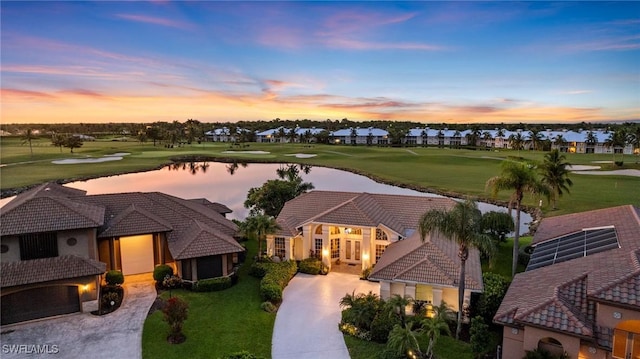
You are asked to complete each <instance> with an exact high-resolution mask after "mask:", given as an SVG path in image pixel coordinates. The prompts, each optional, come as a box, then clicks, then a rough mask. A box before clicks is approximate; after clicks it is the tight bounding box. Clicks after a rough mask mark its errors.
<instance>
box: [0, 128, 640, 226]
mask: <svg viewBox="0 0 640 359" xmlns="http://www.w3.org/2000/svg"><path fill="white" fill-rule="evenodd" d="M228 151H235V153H234V152H232V153H228ZM240 151H266V152H269V153H268V154H250V153H240ZM33 152H34V155H33V158H32V157H31V156H30V154H29V146H28V145H26V144H22V141H20V139H18V138H3V139H2V142H0V153H1V154H2V157H1V162H2V164H3V165H6V166H4V167H2V171H1V172H0V183H1V188H2V189H3V190H4V189H10V188H19V187H22V186H28V185H33V184H37V183H42V182H44V181H49V180H59V179H78V178H89V177H99V176H105V175H109V174H117V173H126V172H135V171H142V170H151V169H154V168H157V167H158V166H161V165H163V164H167V163H169V162H170V161H171V159H172V158H177V157H184V156H206V157H208V158H211V159H222V158H226V159H230V158H232V159H238V160H246V161H258V162H299V163H307V164H311V165H318V166H326V167H333V168H339V169H345V170H349V171H353V172H358V173H362V174H364V175H367V176H369V177H371V178H374V179H377V180H379V181H383V182H386V183H390V184H395V185H399V186H405V187H411V188H416V189H421V190H428V191H431V192H437V193H442V194H451V195H456V196H462V195H469V196H474V197H477V198H480V199H489V197H490V196H489V194H488V193H487V192H486V191H485V187H484V185H485V182H486V180H487V179H489V178H490V177H492V176H495V175H498V174H499V173H500V163H501V162H502V161H503V160H505V159H508V158H509V157H511V156H519V157H523V158H527V159H531V160H541V159H542V157H543V156H544V152H534V151H526V152H525V151H520V152H517V151H510V150H500V151H499V152H495V151H472V150H455V149H446V148H444V149H439V148H422V147H411V148H389V147H366V146H334V145H317V144H316V145H312V146H310V147H309V146H305V145H302V144H262V143H260V144H259V143H250V144H248V147H243V148H237V147H234V148H231V146H230V145H229V144H226V143H205V144H193V145H185V146H183V147H174V148H171V149H167V148H164V147H163V146H160V145H158V146H155V147H154V146H153V145H152V144H151V143H145V144H141V143H139V142H133V141H130V142H113V141H106V140H98V141H93V142H85V144H84V146H83V147H82V148H79V149H76V150H75V151H74V152H76V153H74V154H70V153H69V151H68V149H63V152H62V153H61V152H60V150H59V149H58V148H55V147H52V146H51V145H50V144H49V141H48V140H46V139H40V140H36V141H34V147H33ZM116 152H128V153H130V155H129V156H126V157H125V158H124V159H123V160H121V161H113V162H103V163H95V164H91V165H90V166H87V165H54V164H52V163H51V160H53V159H57V158H83V157H86V156H93V157H100V156H103V155H105V154H112V153H116ZM225 152H227V153H225ZM295 153H308V154H316V155H317V156H316V157H312V158H307V159H299V158H296V157H293V156H286V155H290V154H295ZM567 159H568V161H569V162H571V163H573V164H589V165H593V163H592V161H611V160H612V157H611V155H607V154H567ZM637 161H638V158H635V157H632V156H630V155H627V156H625V168H637V169H640V164H637V163H636V162H637ZM602 166H609V167H611V166H612V165H607V164H604V165H602ZM603 169H612V168H603ZM571 178H572V180H573V182H574V186H573V187H572V188H571V194H570V195H565V196H564V197H562V198H561V199H560V201H559V202H558V207H559V209H558V210H555V211H552V210H551V208H550V207H549V206H548V205H547V204H546V203H545V204H544V205H543V208H542V209H543V211H544V213H545V216H554V215H558V214H566V213H574V212H580V211H586V210H590V209H596V208H604V207H610V206H614V205H621V204H630V203H635V204H637V203H639V202H640V191H638V190H637V188H638V185H639V183H640V179H639V178H638V177H629V176H592V175H572V176H571ZM509 195H510V193H508V192H504V193H501V194H500V196H499V197H498V200H502V201H505V200H507V199H508V197H509ZM537 203H538V198H530V196H525V204H526V205H529V206H536V205H537Z"/></svg>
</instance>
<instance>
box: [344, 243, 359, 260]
mask: <svg viewBox="0 0 640 359" xmlns="http://www.w3.org/2000/svg"><path fill="white" fill-rule="evenodd" d="M361 245H362V241H361V240H356V239H346V240H345V245H344V260H345V262H348V263H360V257H361V256H360V247H361Z"/></svg>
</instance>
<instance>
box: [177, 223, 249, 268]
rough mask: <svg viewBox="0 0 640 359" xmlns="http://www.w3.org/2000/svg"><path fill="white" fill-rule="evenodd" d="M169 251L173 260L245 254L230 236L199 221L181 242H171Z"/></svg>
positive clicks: (182, 237)
mask: <svg viewBox="0 0 640 359" xmlns="http://www.w3.org/2000/svg"><path fill="white" fill-rule="evenodd" d="M169 250H170V251H171V253H172V255H173V258H175V259H186V258H196V257H204V256H212V255H217V254H225V253H237V252H244V247H242V246H241V245H240V244H239V243H238V241H236V240H235V239H234V238H233V237H231V236H229V235H226V234H224V233H222V232H220V231H217V230H215V229H213V228H210V227H209V226H207V225H205V224H203V223H201V222H199V221H191V223H190V225H189V229H188V230H186V231H185V232H184V233H183V234H182V236H181V239H180V240H179V241H176V240H169Z"/></svg>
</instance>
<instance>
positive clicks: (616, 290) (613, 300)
mask: <svg viewBox="0 0 640 359" xmlns="http://www.w3.org/2000/svg"><path fill="white" fill-rule="evenodd" d="M610 225H613V226H614V227H615V230H616V233H617V235H618V241H619V243H620V248H615V249H610V250H607V251H604V252H600V253H596V254H593V255H590V256H586V257H580V258H576V259H572V260H568V261H566V262H561V263H556V264H552V265H550V266H547V267H541V268H538V269H534V270H531V271H527V272H524V273H519V274H517V275H516V276H515V278H514V280H513V282H512V283H511V286H510V287H509V290H508V291H507V294H506V295H505V297H504V299H503V301H502V304H501V305H500V308H499V309H498V312H497V313H496V316H495V317H494V321H495V322H496V323H498V324H507V325H523V324H527V323H529V324H534V325H537V326H541V327H545V328H549V329H552V330H557V331H561V332H565V333H568V334H572V335H582V336H587V337H592V338H593V339H596V340H600V338H598V337H597V335H598V333H600V332H602V330H597V328H596V327H595V325H594V324H593V322H594V321H595V320H594V316H595V313H594V311H595V302H597V301H606V302H608V303H610V304H613V305H622V306H627V307H631V308H633V309H635V310H639V311H640V300H639V296H640V294H639V293H640V259H639V256H640V216H638V209H637V208H635V207H633V206H620V207H613V208H607V209H600V210H595V211H589V212H583V213H575V214H569V215H565V216H558V217H551V218H545V219H543V220H542V222H541V224H540V227H539V229H538V230H537V231H536V234H535V236H534V240H533V243H541V242H544V241H547V240H549V239H553V238H557V237H559V236H562V235H565V234H567V233H572V232H575V231H579V230H582V229H583V228H590V227H601V226H610Z"/></svg>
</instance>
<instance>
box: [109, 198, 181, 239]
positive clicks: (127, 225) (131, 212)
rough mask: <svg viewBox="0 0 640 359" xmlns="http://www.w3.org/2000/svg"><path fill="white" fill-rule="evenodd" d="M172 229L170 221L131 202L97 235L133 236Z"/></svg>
mask: <svg viewBox="0 0 640 359" xmlns="http://www.w3.org/2000/svg"><path fill="white" fill-rule="evenodd" d="M172 229H173V227H172V226H171V224H170V223H168V222H167V221H166V220H164V219H162V218H160V217H158V216H156V215H155V214H153V213H151V212H149V211H147V210H145V209H144V208H138V207H137V206H136V205H135V204H133V203H132V204H131V205H130V206H129V207H127V208H126V209H125V210H124V211H122V212H120V214H118V215H117V216H115V217H114V218H113V219H111V220H110V221H109V222H108V223H107V225H106V226H105V229H104V230H103V231H101V232H100V234H99V235H98V237H101V238H108V237H121V236H133V235H137V234H144V233H158V232H169V231H171V230H172Z"/></svg>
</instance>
